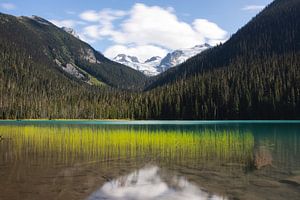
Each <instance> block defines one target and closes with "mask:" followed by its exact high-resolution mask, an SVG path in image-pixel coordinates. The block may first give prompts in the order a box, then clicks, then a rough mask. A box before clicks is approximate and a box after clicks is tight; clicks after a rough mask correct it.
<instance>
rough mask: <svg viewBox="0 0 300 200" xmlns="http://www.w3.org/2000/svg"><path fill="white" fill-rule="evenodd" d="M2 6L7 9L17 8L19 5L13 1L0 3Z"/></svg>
mask: <svg viewBox="0 0 300 200" xmlns="http://www.w3.org/2000/svg"><path fill="white" fill-rule="evenodd" d="M0 7H1V8H3V9H5V10H15V9H16V8H17V7H16V6H15V5H14V4H12V3H0Z"/></svg>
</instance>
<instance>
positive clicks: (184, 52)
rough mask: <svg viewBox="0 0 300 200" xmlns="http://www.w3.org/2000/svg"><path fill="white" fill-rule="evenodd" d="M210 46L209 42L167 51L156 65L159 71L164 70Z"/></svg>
mask: <svg viewBox="0 0 300 200" xmlns="http://www.w3.org/2000/svg"><path fill="white" fill-rule="evenodd" d="M209 48H211V46H210V45H209V44H203V45H196V46H194V47H193V48H188V49H179V50H175V51H173V52H171V53H168V54H167V56H166V57H164V58H163V59H162V61H161V63H160V65H159V66H158V68H159V71H160V72H164V71H166V70H168V69H170V68H171V67H175V66H177V65H180V64H182V63H184V62H185V61H186V60H188V59H190V58H191V57H193V56H195V55H197V54H199V53H201V52H203V51H204V50H206V49H209Z"/></svg>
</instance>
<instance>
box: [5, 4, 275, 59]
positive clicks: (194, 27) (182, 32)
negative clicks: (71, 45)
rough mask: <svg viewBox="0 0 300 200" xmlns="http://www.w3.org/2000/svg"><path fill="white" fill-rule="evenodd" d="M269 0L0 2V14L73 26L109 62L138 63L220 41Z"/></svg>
mask: <svg viewBox="0 0 300 200" xmlns="http://www.w3.org/2000/svg"><path fill="white" fill-rule="evenodd" d="M271 2H272V0H226V1H220V0H206V1H203V0H187V1H184V0H147V1H144V0H140V1H135V0H76V1H74V0H42V1H41V0H0V12H3V13H8V14H13V15H17V16H20V15H25V16H31V15H38V16H40V17H43V18H45V19H47V20H50V21H51V22H53V23H55V24H56V25H58V26H68V27H72V28H73V29H74V30H75V31H76V32H77V33H78V35H79V37H80V38H81V39H82V40H85V41H87V42H89V43H90V44H91V45H92V46H93V47H94V48H96V49H97V50H99V51H101V52H103V53H104V54H105V55H106V56H108V57H110V58H112V57H114V56H115V55H116V54H118V53H127V54H135V56H138V57H139V58H140V59H141V60H145V59H146V58H147V57H149V56H150V57H151V56H156V55H159V56H163V55H164V54H166V53H167V52H169V51H172V50H174V49H178V48H189V47H192V46H195V45H198V44H201V43H205V42H207V43H210V44H212V45H214V44H217V43H219V42H224V41H226V39H228V37H230V35H231V34H233V33H235V32H236V31H237V30H238V29H239V28H240V27H242V26H243V25H244V24H246V23H247V22H248V21H249V20H250V19H251V18H252V17H254V16H255V15H256V14H257V13H258V12H259V11H260V10H261V9H262V8H263V7H264V6H266V5H268V4H269V3H271Z"/></svg>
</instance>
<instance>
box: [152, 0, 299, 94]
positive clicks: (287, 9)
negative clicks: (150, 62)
mask: <svg viewBox="0 0 300 200" xmlns="http://www.w3.org/2000/svg"><path fill="white" fill-rule="evenodd" d="M299 10H300V9H299V1H298V0H276V1H274V2H273V3H271V4H270V5H269V6H268V7H267V8H266V9H265V10H263V11H262V12H261V13H260V14H258V15H257V16H256V17H254V18H253V19H252V20H251V21H250V22H249V23H248V24H247V25H246V26H244V27H243V28H241V29H240V30H239V31H238V32H237V33H236V34H234V35H233V36H232V37H231V38H230V39H229V40H228V41H227V42H226V43H224V44H223V45H220V46H218V47H215V48H212V49H210V50H208V51H206V52H205V53H203V54H200V55H198V56H195V57H193V58H192V59H190V60H188V61H187V62H185V63H184V64H182V65H180V66H177V67H176V68H172V69H170V70H168V71H167V72H165V73H163V74H161V75H160V76H159V77H156V78H155V79H153V80H155V81H154V82H152V83H151V84H150V85H149V86H148V89H151V88H155V87H158V86H162V85H165V84H168V83H172V82H174V81H176V80H180V79H185V78H187V77H191V76H194V75H195V74H198V73H203V72H204V71H206V70H211V69H213V68H220V67H226V66H228V65H230V64H233V65H234V63H238V62H240V61H241V60H242V61H243V62H244V63H249V62H251V61H252V60H253V59H265V58H268V57H271V56H273V55H281V54H285V53H289V52H297V51H299V48H300V41H299V40H300V39H299V35H300V28H299V18H300V12H299Z"/></svg>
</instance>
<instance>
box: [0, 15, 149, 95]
mask: <svg viewBox="0 0 300 200" xmlns="http://www.w3.org/2000/svg"><path fill="white" fill-rule="evenodd" d="M0 22H1V23H0V30H1V31H0V35H1V40H2V41H5V43H11V44H15V48H16V49H23V50H24V53H26V54H29V55H30V56H31V57H30V59H31V60H32V61H33V62H35V61H37V60H38V59H40V60H41V59H42V60H43V61H44V62H45V65H51V66H52V67H53V66H54V69H56V70H59V71H60V72H62V73H63V74H64V75H65V76H68V77H69V78H72V79H75V80H77V81H79V82H86V83H88V84H106V85H110V86H112V87H116V88H122V89H135V86H142V85H143V84H144V81H145V76H144V75H143V74H142V73H140V72H136V71H135V70H132V69H130V68H128V67H125V66H123V65H120V64H118V63H114V62H112V61H110V60H109V59H107V58H105V57H104V56H103V55H102V54H100V53H99V52H97V51H95V50H94V49H93V48H92V47H91V46H90V45H88V44H86V43H84V42H82V41H80V40H79V39H78V38H76V37H74V36H73V35H71V34H69V33H67V32H65V31H64V30H63V29H60V28H58V27H56V26H54V25H53V24H52V23H50V22H48V21H46V20H44V19H42V18H39V17H36V16H34V17H18V18H17V17H14V16H9V15H5V14H0ZM20 33H21V34H20Z"/></svg>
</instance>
